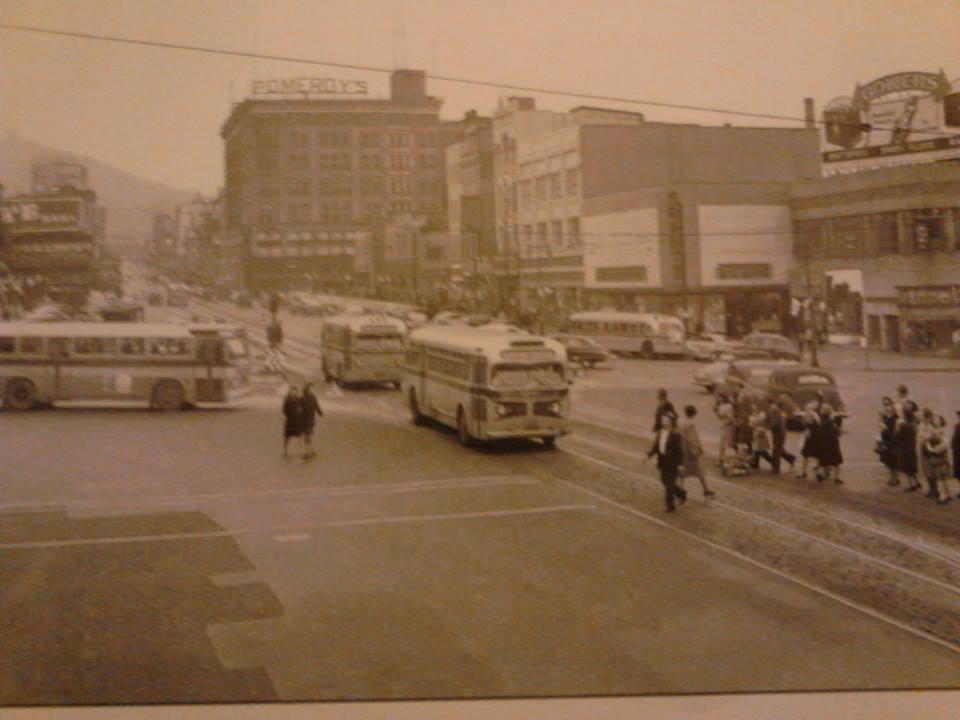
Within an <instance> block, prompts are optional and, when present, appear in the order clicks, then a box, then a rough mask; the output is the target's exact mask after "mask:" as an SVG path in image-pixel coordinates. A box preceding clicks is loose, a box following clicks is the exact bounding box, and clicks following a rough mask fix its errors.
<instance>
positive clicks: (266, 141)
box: [256, 132, 280, 152]
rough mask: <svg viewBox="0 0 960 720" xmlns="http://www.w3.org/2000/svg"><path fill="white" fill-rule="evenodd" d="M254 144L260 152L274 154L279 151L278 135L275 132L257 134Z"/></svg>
mask: <svg viewBox="0 0 960 720" xmlns="http://www.w3.org/2000/svg"><path fill="white" fill-rule="evenodd" d="M256 143H257V147H258V148H259V149H260V150H265V151H272V152H276V151H278V150H279V149H280V135H279V134H278V133H275V132H259V133H257V138H256Z"/></svg>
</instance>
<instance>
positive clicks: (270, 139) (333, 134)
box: [255, 128, 439, 150]
mask: <svg viewBox="0 0 960 720" xmlns="http://www.w3.org/2000/svg"><path fill="white" fill-rule="evenodd" d="M281 137H283V136H281V134H280V133H279V132H271V131H265V132H260V133H257V136H256V139H255V140H256V144H257V147H258V148H260V149H265V150H279V149H280V146H281ZM354 137H356V142H357V144H358V145H359V146H360V147H365V148H376V147H383V146H385V145H386V146H388V147H393V148H404V147H413V146H414V145H416V146H417V147H425V148H432V147H437V146H438V140H439V136H438V135H437V132H436V131H435V130H424V131H420V132H416V133H414V132H409V131H402V130H391V131H387V132H380V131H376V130H361V131H357V132H356V133H351V131H350V130H348V129H344V128H328V129H324V130H318V131H314V132H310V131H307V130H291V131H290V132H288V133H286V135H285V138H286V140H285V142H286V146H287V147H291V148H309V147H310V146H311V145H314V146H316V147H321V148H330V147H350V146H351V144H352V139H353V138H354Z"/></svg>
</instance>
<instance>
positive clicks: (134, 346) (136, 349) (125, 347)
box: [120, 338, 143, 355]
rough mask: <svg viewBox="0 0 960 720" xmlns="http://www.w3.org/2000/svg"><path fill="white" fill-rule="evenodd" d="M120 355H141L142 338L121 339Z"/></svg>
mask: <svg viewBox="0 0 960 720" xmlns="http://www.w3.org/2000/svg"><path fill="white" fill-rule="evenodd" d="M120 354H121V355H143V338H123V340H121V341H120Z"/></svg>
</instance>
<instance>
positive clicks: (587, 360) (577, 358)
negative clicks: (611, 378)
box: [550, 333, 613, 367]
mask: <svg viewBox="0 0 960 720" xmlns="http://www.w3.org/2000/svg"><path fill="white" fill-rule="evenodd" d="M550 337H552V338H553V339H554V340H556V341H557V342H559V343H560V344H561V345H563V347H564V348H566V351H567V359H568V360H569V361H570V362H572V363H574V364H579V365H584V366H586V367H593V366H594V365H597V364H599V363H602V362H606V361H607V360H610V359H612V358H613V355H612V354H611V353H609V352H607V351H606V350H604V349H603V348H602V347H600V346H599V345H598V344H597V343H595V342H594V341H593V340H592V339H590V338H588V337H585V336H583V335H569V334H567V333H561V334H558V335H551V336H550Z"/></svg>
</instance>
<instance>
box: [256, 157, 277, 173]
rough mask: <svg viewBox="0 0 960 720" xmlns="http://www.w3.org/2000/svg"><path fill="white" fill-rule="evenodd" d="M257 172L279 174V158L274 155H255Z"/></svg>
mask: <svg viewBox="0 0 960 720" xmlns="http://www.w3.org/2000/svg"><path fill="white" fill-rule="evenodd" d="M257 172H261V173H278V172H280V156H279V155H276V154H274V153H259V154H258V155H257Z"/></svg>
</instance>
